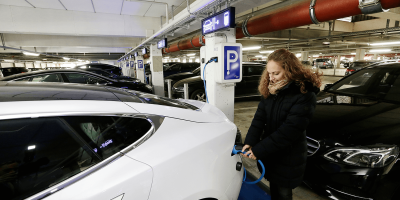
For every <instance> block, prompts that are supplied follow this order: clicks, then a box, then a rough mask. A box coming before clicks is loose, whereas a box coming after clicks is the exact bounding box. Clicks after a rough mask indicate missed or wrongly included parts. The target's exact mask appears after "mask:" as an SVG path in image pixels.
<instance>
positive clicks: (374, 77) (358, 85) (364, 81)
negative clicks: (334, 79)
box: [328, 67, 400, 102]
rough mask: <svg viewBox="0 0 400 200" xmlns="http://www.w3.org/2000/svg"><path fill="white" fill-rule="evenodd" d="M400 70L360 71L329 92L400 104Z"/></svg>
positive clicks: (372, 69)
mask: <svg viewBox="0 0 400 200" xmlns="http://www.w3.org/2000/svg"><path fill="white" fill-rule="evenodd" d="M399 74H400V69H396V68H386V67H385V68H371V69H365V70H362V71H359V72H357V73H355V74H353V75H351V76H349V77H348V78H346V79H344V80H342V81H340V82H339V83H337V84H335V85H334V86H332V87H331V88H330V89H329V90H328V91H330V92H334V93H335V92H338V93H344V94H354V95H360V96H365V97H373V98H377V99H381V100H389V101H396V102H400V95H398V94H399V92H400V80H399V78H400V77H399Z"/></svg>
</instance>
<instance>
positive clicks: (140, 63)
mask: <svg viewBox="0 0 400 200" xmlns="http://www.w3.org/2000/svg"><path fill="white" fill-rule="evenodd" d="M137 62H138V68H143V60H138V61H137Z"/></svg>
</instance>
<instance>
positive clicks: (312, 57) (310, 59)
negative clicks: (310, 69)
mask: <svg viewBox="0 0 400 200" xmlns="http://www.w3.org/2000/svg"><path fill="white" fill-rule="evenodd" d="M309 56H310V58H309V59H308V61H310V64H311V65H312V61H313V59H314V55H312V54H310V55H309Z"/></svg>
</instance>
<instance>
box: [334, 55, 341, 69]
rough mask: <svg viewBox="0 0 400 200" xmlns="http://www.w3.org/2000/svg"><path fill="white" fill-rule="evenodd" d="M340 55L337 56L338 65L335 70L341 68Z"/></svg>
mask: <svg viewBox="0 0 400 200" xmlns="http://www.w3.org/2000/svg"><path fill="white" fill-rule="evenodd" d="M340 57H341V56H340V55H338V56H337V58H336V65H335V68H340Z"/></svg>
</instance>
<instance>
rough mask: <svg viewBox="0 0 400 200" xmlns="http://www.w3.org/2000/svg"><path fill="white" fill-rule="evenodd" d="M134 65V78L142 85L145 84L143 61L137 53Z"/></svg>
mask: <svg viewBox="0 0 400 200" xmlns="http://www.w3.org/2000/svg"><path fill="white" fill-rule="evenodd" d="M135 57H136V58H135V65H136V78H137V79H139V80H140V81H141V82H142V83H145V82H146V80H145V76H144V75H145V74H144V73H145V72H144V60H143V56H140V55H139V53H137V52H135Z"/></svg>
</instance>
